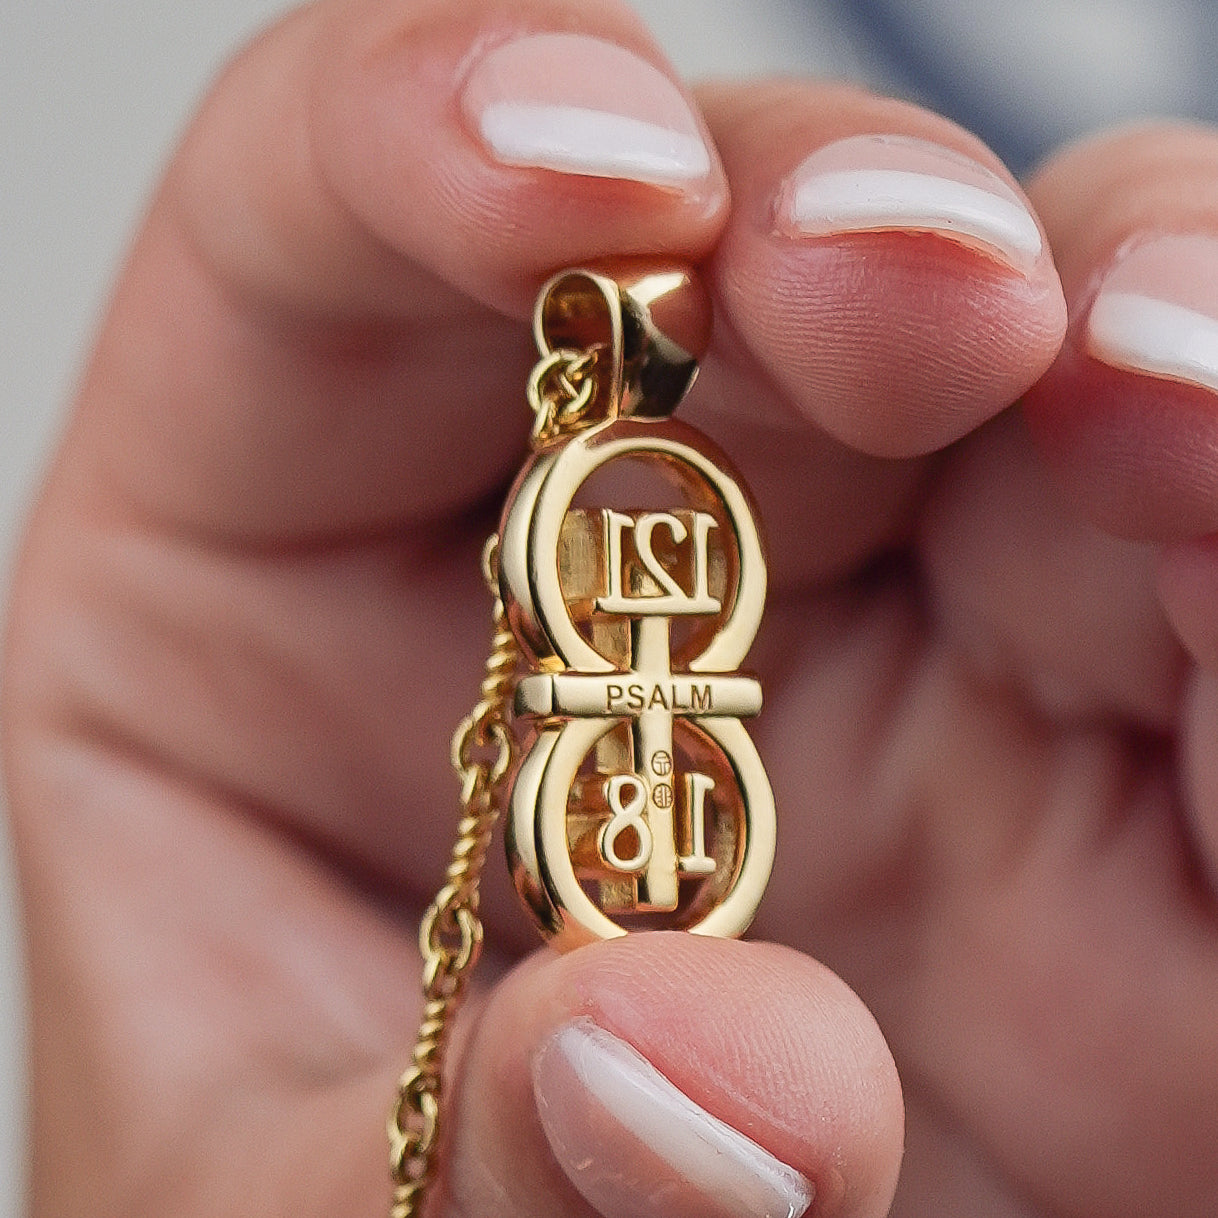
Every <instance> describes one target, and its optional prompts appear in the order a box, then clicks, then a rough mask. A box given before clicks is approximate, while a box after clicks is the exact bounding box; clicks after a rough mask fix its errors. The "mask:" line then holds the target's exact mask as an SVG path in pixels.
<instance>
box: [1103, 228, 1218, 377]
mask: <svg viewBox="0 0 1218 1218" xmlns="http://www.w3.org/2000/svg"><path fill="white" fill-rule="evenodd" d="M1087 350H1088V352H1089V353H1090V354H1091V355H1094V356H1095V358H1096V359H1098V360H1102V361H1103V362H1104V363H1105V364H1110V365H1112V367H1114V368H1122V369H1124V370H1125V371H1127V372H1141V373H1144V374H1146V375H1148V376H1161V377H1168V378H1170V379H1171V380H1175V381H1184V382H1186V383H1188V384H1191V385H1199V386H1201V387H1202V388H1205V389H1211V390H1213V391H1214V392H1215V393H1218V239H1215V238H1213V237H1207V236H1202V235H1200V234H1193V235H1188V236H1162V237H1153V238H1151V239H1149V240H1146V241H1143V242H1141V243H1140V244H1137V245H1132V246H1130V247H1127V248H1126V249H1125V250H1124V251H1123V252H1122V253H1119V254H1118V255H1117V259H1116V262H1115V263H1114V264H1113V266H1112V267H1111V269H1110V270H1109V271H1108V272H1107V274H1105V276H1104V278H1103V279H1102V280H1101V282H1100V287H1099V291H1098V293H1097V294H1096V297H1095V300H1094V301H1093V302H1092V305H1091V312H1090V313H1089V315H1088V317H1087Z"/></svg>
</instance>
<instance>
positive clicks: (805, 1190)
mask: <svg viewBox="0 0 1218 1218" xmlns="http://www.w3.org/2000/svg"><path fill="white" fill-rule="evenodd" d="M533 1089H534V1093H535V1095H536V1098H537V1109H538V1113H539V1115H540V1117H541V1124H542V1128H543V1129H544V1130H545V1133H546V1137H547V1138H548V1139H549V1142H550V1146H551V1148H552V1149H553V1151H554V1154H555V1157H556V1158H557V1160H558V1162H559V1164H560V1165H561V1166H562V1169H563V1171H565V1172H566V1174H567V1176H568V1177H569V1178H570V1180H571V1182H572V1183H573V1184H574V1185H575V1187H576V1188H577V1189H578V1190H579V1192H580V1193H581V1194H582V1195H583V1196H584V1198H585V1199H586V1200H587V1201H588V1202H589V1203H590V1204H591V1205H592V1206H593V1208H595V1209H596V1211H597V1213H598V1214H602V1215H604V1218H745V1216H746V1215H747V1216H748V1218H761V1216H772V1218H799V1215H801V1214H803V1213H804V1212H805V1211H806V1210H807V1208H808V1206H809V1205H811V1204H812V1197H813V1189H812V1185H811V1184H810V1183H809V1182H808V1181H807V1180H806V1179H805V1178H804V1177H803V1176H802V1175H800V1174H799V1172H797V1171H795V1170H794V1168H791V1167H788V1166H787V1165H786V1164H785V1163H781V1162H780V1161H779V1160H778V1159H776V1158H775V1157H774V1156H773V1155H772V1154H770V1153H769V1151H767V1150H765V1149H763V1148H762V1147H760V1146H758V1145H757V1143H756V1142H754V1141H752V1140H751V1139H750V1138H747V1137H746V1136H745V1135H744V1134H742V1133H740V1132H739V1131H738V1130H735V1129H732V1128H731V1126H729V1125H725V1124H724V1123H723V1122H722V1121H720V1120H718V1119H717V1118H715V1117H713V1116H711V1115H710V1113H708V1112H706V1111H705V1110H703V1109H702V1108H700V1107H698V1105H697V1104H695V1103H694V1102H693V1101H692V1100H691V1099H690V1098H689V1097H688V1096H687V1095H685V1094H684V1093H683V1092H681V1091H678V1090H677V1088H676V1087H674V1086H673V1084H672V1083H670V1082H669V1081H668V1079H666V1078H665V1077H664V1076H663V1075H662V1074H661V1073H660V1072H659V1071H658V1070H657V1069H656V1068H655V1067H654V1066H653V1065H652V1064H651V1063H650V1062H648V1061H647V1060H646V1058H644V1057H643V1056H642V1054H640V1053H639V1052H638V1051H637V1050H636V1049H634V1048H633V1047H632V1046H630V1045H628V1044H627V1043H626V1042H625V1041H623V1040H619V1039H618V1038H617V1037H616V1036H613V1035H612V1034H610V1033H609V1032H606V1031H605V1030H604V1029H603V1028H601V1027H600V1026H599V1025H597V1024H596V1023H594V1022H593V1021H592V1020H590V1019H586V1018H585V1019H576V1020H573V1021H572V1022H571V1023H567V1024H564V1025H563V1026H562V1027H560V1028H559V1029H558V1030H557V1031H556V1032H555V1033H553V1035H552V1036H551V1037H550V1038H549V1039H548V1040H547V1041H546V1042H545V1043H544V1044H543V1046H542V1048H541V1050H540V1051H539V1053H538V1054H537V1057H536V1058H535V1059H534V1063H533Z"/></svg>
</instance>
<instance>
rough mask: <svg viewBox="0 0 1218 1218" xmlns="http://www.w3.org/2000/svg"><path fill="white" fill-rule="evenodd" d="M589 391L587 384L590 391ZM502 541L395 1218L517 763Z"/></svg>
mask: <svg viewBox="0 0 1218 1218" xmlns="http://www.w3.org/2000/svg"><path fill="white" fill-rule="evenodd" d="M589 393H590V390H589ZM498 545H499V539H498V537H496V536H492V537H491V538H490V539H489V541H488V542H487V544H486V548H485V549H484V550H483V552H482V571H483V575H484V577H485V579H486V582H487V586H488V587H489V588H490V590H491V595H492V596H493V597H494V609H493V611H492V620H493V622H494V633H493V636H492V638H491V651H490V655H489V657H488V658H487V661H486V673H485V675H484V677H483V679H482V689H481V696H480V698H479V701H478V704H477V705H476V706H475V707H474V709H473V710H472V711H471V712H470V713H469V714H468V715H467V716H466V717H465V718H464V719H463V720H462V721H461V723H460V725H459V726H458V727H457V730H456V732H455V733H454V734H453V741H452V764H453V769H454V770H455V771H456V773H457V777H458V778H459V779H460V780H461V820H460V823H459V824H458V826H457V841H456V844H455V846H454V847H453V853H452V859H451V861H450V862H449V865H448V871H447V873H446V874H445V883H444V887H443V888H441V889H440V891H439V892H438V893H437V894H436V898H435V900H434V901H432V903H431V905H430V906H429V907H428V910H427V913H426V914H425V915H424V916H423V922H422V925H421V926H420V927H419V950H420V952H421V953H422V955H423V1001H424V1006H423V1017H422V1020H421V1021H420V1024H419V1033H418V1037H417V1038H416V1041H415V1047H414V1053H413V1054H412V1056H411V1062H410V1065H409V1066H408V1067H407V1069H406V1071H405V1072H404V1073H403V1075H402V1077H401V1078H400V1079H399V1080H398V1087H397V1098H396V1101H395V1103H394V1106H393V1111H392V1112H391V1113H390V1114H389V1122H388V1126H387V1132H388V1135H389V1171H390V1175H391V1177H392V1179H393V1185H394V1189H393V1206H392V1208H391V1210H390V1218H419V1215H420V1213H421V1207H422V1204H423V1201H424V1197H425V1195H426V1190H427V1188H428V1185H429V1184H430V1183H431V1180H432V1177H433V1175H434V1172H435V1162H436V1150H437V1146H438V1143H439V1138H440V1124H441V1122H440V1116H441V1099H442V1082H443V1080H442V1070H443V1066H444V1051H445V1048H446V1045H447V1040H448V1033H449V1031H450V1028H451V1025H452V1020H453V1017H454V1016H455V1014H456V1012H457V1009H458V1007H459V1006H460V1005H461V1000H462V998H463V996H464V993H465V989H466V986H467V984H468V982H469V977H470V973H471V971H472V970H473V968H474V965H475V964H477V962H478V954H479V952H480V951H481V948H482V920H481V918H479V916H478V886H479V883H480V881H481V879H482V871H483V867H484V866H485V863H486V854H487V850H488V848H489V847H490V842H491V834H492V833H493V831H494V827H495V822H496V820H498V818H499V799H498V797H499V787H500V784H501V783H502V781H503V778H504V776H505V775H506V774H507V772H508V769H509V768H510V767H511V764H512V747H513V744H512V735H511V731H510V728H509V726H508V703H509V701H510V699H511V696H512V690H513V687H514V685H515V678H516V667H517V663H518V661H519V658H520V650H519V647H518V646H517V644H516V640H515V638H514V637H513V636H512V632H511V630H510V628H509V627H508V625H507V615H506V613H505V612H504V608H503V602H502V601H501V600H500V598H499V589H498V582H499V581H498V576H497V572H496V560H497V557H498Z"/></svg>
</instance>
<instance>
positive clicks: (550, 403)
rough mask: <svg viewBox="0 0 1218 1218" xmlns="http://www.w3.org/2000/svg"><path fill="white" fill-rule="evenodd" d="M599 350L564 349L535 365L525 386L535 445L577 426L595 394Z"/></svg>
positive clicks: (597, 345)
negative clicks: (531, 415)
mask: <svg viewBox="0 0 1218 1218" xmlns="http://www.w3.org/2000/svg"><path fill="white" fill-rule="evenodd" d="M602 350H604V347H603V345H602V344H599V343H598V344H596V345H594V346H591V347H588V348H586V349H585V350H583V351H572V350H569V349H568V348H565V347H563V348H559V349H558V350H556V351H551V352H550V353H549V354H548V355H546V356H543V357H542V358H541V359H540V360H538V361H537V363H536V364H535V365H534V367H533V372H532V374H531V375H530V376H529V386H528V399H529V405H530V406H531V407H532V409H533V443H534V445H541V444H544V443H546V442H547V441H548V440H551V439H553V438H554V437H555V436H557V435H560V434H561V433H562V432H564V431H570V430H571V429H573V428H575V427H578V426H579V424H580V422H581V420H582V419H583V416H584V414H585V412H586V411H587V409H588V407H589V406H590V405H591V403H592V398H593V395H594V393H595V392H596V361H597V357H598V356H599V355H600V353H601V351H602Z"/></svg>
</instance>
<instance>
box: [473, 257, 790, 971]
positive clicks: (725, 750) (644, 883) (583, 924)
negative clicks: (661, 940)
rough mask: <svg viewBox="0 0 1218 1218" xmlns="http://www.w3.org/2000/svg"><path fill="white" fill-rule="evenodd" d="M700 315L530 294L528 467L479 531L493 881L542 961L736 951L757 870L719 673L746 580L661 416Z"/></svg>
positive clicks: (642, 303)
mask: <svg viewBox="0 0 1218 1218" xmlns="http://www.w3.org/2000/svg"><path fill="white" fill-rule="evenodd" d="M709 321H710V309H709V303H708V302H707V300H706V298H705V295H704V294H703V292H702V290H701V288H700V287H699V286H698V285H697V283H696V282H695V281H694V279H693V278H692V275H690V274H688V273H686V272H684V271H667V272H661V273H657V272H655V270H654V269H653V268H646V269H643V270H639V269H638V268H631V267H630V266H629V265H624V266H622V267H619V268H617V269H616V273H613V272H609V271H605V272H602V271H593V270H583V269H579V270H568V271H564V272H562V273H561V274H559V275H557V276H555V277H554V278H553V279H551V280H550V281H549V283H547V284H546V285H545V286H544V287H543V288H542V291H541V294H540V296H539V299H538V303H537V309H536V313H535V319H534V330H535V334H536V337H537V342H538V346H539V348H540V350H541V354H542V359H541V362H540V363H539V364H538V365H537V368H536V369H535V371H534V375H533V378H532V383H531V386H530V398H531V400H532V403H533V406H534V409H535V410H536V411H537V423H536V426H535V428H534V441H535V445H536V451H535V453H534V455H533V457H532V459H531V460H530V461H529V462H528V464H527V465H526V466H525V468H524V469H523V471H522V472H521V474H520V477H519V478H518V479H517V482H516V484H515V486H514V488H513V489H512V492H511V494H510V495H509V497H508V501H507V505H506V507H505V509H504V513H503V519H502V523H501V527H500V531H499V549H498V557H497V568H498V579H499V592H500V596H501V598H502V602H503V605H504V608H505V609H506V613H507V620H508V623H509V624H510V626H511V629H512V632H513V634H514V635H515V637H516V640H517V642H518V644H519V646H520V649H521V651H522V653H523V655H524V657H525V661H526V664H527V667H528V671H527V673H526V674H525V675H524V676H523V677H522V678H521V679H520V681H519V683H518V684H517V686H516V690H515V700H514V711H515V714H516V717H517V718H518V719H522V720H524V721H526V722H527V724H528V727H529V732H528V737H527V740H526V742H525V744H524V747H523V749H522V755H521V757H520V759H519V762H518V764H517V765H516V767H515V769H514V773H513V775H512V779H511V796H510V799H509V801H508V824H507V850H508V862H509V866H510V867H511V871H512V875H513V878H514V880H515V883H516V887H517V890H518V891H519V893H520V895H521V897H522V899H523V900H524V903H525V905H526V906H527V907H528V909H529V911H530V912H531V913H532V915H533V916H534V918H535V919H536V921H537V923H538V925H539V926H540V927H541V929H542V931H543V932H544V933H545V934H546V935H548V936H550V937H552V938H553V939H554V940H555V942H556V944H557V946H559V947H560V948H570V947H575V946H578V945H579V944H582V943H586V942H589V941H591V940H594V939H604V938H610V937H613V936H616V935H621V934H624V933H626V932H627V931H628V930H634V929H655V928H670V927H678V928H682V929H685V930H689V931H692V932H693V933H695V934H704V935H723V936H731V935H739V934H741V933H742V932H743V931H744V930H745V929H746V927H747V926H748V925H749V923H750V922H751V921H752V918H753V915H754V913H755V911H756V909H757V905H758V903H759V901H760V900H761V896H762V893H763V892H764V890H765V886H766V882H767V880H768V879H769V874H770V868H771V865H772V863H773V859H774V844H775V816H774V799H773V795H772V793H771V790H770V785H769V781H768V779H767V777H766V773H765V769H764V766H763V765H762V762H761V759H760V757H759V756H758V753H757V750H756V748H755V746H754V745H753V742H752V740H751V739H750V737H749V735H748V733H747V732H746V730H745V728H744V726H743V723H742V722H741V721H742V720H743V719H744V718H747V717H748V716H751V715H755V714H757V713H758V711H759V710H760V709H761V688H760V685H759V684H758V682H757V681H756V680H755V679H754V678H752V677H750V676H745V675H741V674H740V673H738V672H737V671H736V670H737V668H738V667H739V665H740V664H741V663H742V662H743V661H744V659H745V656H746V654H747V652H748V650H749V647H750V646H751V645H752V642H753V639H754V636H755V635H756V633H757V629H758V627H759V625H760V623H761V616H762V610H763V606H764V602H765V588H766V570H765V559H764V556H763V552H762V546H761V541H760V538H759V536H758V531H757V527H756V524H755V521H754V517H753V512H752V508H751V504H750V500H749V496H748V494H747V492H746V491H745V489H744V487H743V484H742V483H741V481H740V479H739V477H738V476H737V475H736V474H735V473H734V472H733V471H732V469H731V466H730V465H729V464H728V462H727V460H726V458H725V457H724V456H723V454H722V453H720V452H719V450H718V449H717V448H716V447H715V446H714V445H713V444H712V443H711V442H710V441H709V440H708V439H707V438H706V437H705V436H703V435H701V434H700V433H699V432H697V431H695V430H694V429H693V428H691V427H689V426H687V425H685V424H683V423H680V422H676V421H674V420H673V419H671V418H670V415H671V413H672V411H673V409H674V408H675V407H676V406H677V404H678V403H679V402H680V400H681V399H682V397H684V395H685V393H686V391H687V390H688V388H689V386H690V385H691V384H692V382H693V379H694V375H695V373H696V371H697V363H696V358H695V357H696V356H698V355H700V354H701V353H702V348H703V346H704V345H705V342H706V337H707V334H708V332H709Z"/></svg>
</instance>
